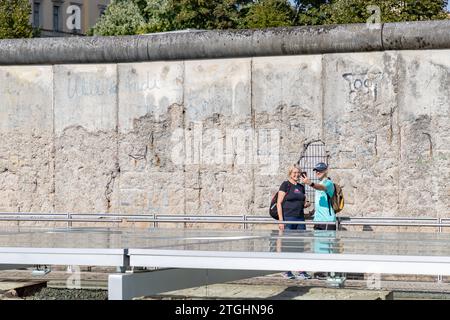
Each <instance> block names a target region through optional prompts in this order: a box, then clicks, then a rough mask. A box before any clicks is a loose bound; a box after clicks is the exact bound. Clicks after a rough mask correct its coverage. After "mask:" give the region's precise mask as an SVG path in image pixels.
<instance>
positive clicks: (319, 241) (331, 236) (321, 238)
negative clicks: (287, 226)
mask: <svg viewBox="0 0 450 320" xmlns="http://www.w3.org/2000/svg"><path fill="white" fill-rule="evenodd" d="M341 252H342V250H341V247H340V243H339V239H338V238H337V236H336V231H335V230H317V229H316V230H314V253H325V254H330V253H341ZM314 276H315V277H316V278H324V279H326V280H327V282H329V283H330V285H332V286H341V285H343V284H344V282H345V274H344V273H336V272H328V273H322V272H319V273H315V274H314Z"/></svg>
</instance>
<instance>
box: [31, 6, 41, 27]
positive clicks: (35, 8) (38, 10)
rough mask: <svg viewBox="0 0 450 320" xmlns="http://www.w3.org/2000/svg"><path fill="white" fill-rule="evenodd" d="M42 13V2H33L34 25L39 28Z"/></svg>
mask: <svg viewBox="0 0 450 320" xmlns="http://www.w3.org/2000/svg"><path fill="white" fill-rule="evenodd" d="M40 14H41V4H40V3H39V2H33V26H34V27H35V28H39V26H40V21H39V18H40Z"/></svg>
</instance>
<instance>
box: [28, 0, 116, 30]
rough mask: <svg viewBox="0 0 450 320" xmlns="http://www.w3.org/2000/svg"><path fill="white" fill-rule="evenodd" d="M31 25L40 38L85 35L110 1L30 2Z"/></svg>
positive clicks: (43, 0) (53, 0)
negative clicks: (39, 33)
mask: <svg viewBox="0 0 450 320" xmlns="http://www.w3.org/2000/svg"><path fill="white" fill-rule="evenodd" d="M30 2H31V6H32V13H31V17H30V19H31V23H32V24H33V26H34V27H36V28H40V29H41V37H64V36H72V35H85V34H86V33H87V32H88V31H89V29H90V28H91V27H93V26H94V25H95V24H96V23H97V21H98V19H99V18H100V17H101V16H102V15H103V13H104V12H105V10H106V7H107V6H108V4H109V3H110V2H111V1H110V0H69V1H67V0H30Z"/></svg>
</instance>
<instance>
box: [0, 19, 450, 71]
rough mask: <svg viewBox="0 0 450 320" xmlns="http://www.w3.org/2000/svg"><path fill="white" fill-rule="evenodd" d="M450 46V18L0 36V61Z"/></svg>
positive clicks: (100, 60) (144, 58)
mask: <svg viewBox="0 0 450 320" xmlns="http://www.w3.org/2000/svg"><path fill="white" fill-rule="evenodd" d="M425 49H450V20H440V21H420V22H402V23H385V24H380V25H366V24H348V25H329V26H306V27H289V28H269V29H261V30H221V31H217V30H214V31H204V30H201V31H199V30H195V31H177V32H169V33H156V34H148V35H139V36H118V37H72V38H35V39H11V40H10V39H5V40H0V65H30V64H50V65H51V64H78V63H121V62H143V61H161V60H192V59H215V58H243V57H258V56H280V55H302V54H324V53H345V52H369V51H385V50H425Z"/></svg>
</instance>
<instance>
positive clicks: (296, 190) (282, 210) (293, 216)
mask: <svg viewBox="0 0 450 320" xmlns="http://www.w3.org/2000/svg"><path fill="white" fill-rule="evenodd" d="M288 177H289V179H288V180H286V181H284V182H283V183H282V184H281V186H280V189H279V191H278V199H277V212H278V219H279V220H280V221H305V214H304V208H307V207H309V205H310V204H309V202H307V201H306V196H305V186H304V185H302V184H300V183H299V182H298V181H299V177H300V169H299V168H298V167H297V166H295V165H293V166H290V167H289V170H288ZM285 228H286V229H287V230H306V225H304V224H286V225H284V224H280V225H279V229H280V231H283V230H284V229H285ZM283 276H284V277H285V278H288V279H296V278H298V279H302V280H304V279H310V278H311V276H310V275H309V274H307V273H306V272H304V271H301V272H299V273H298V274H297V275H296V274H294V273H293V272H292V271H288V272H285V273H284V274H283Z"/></svg>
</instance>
